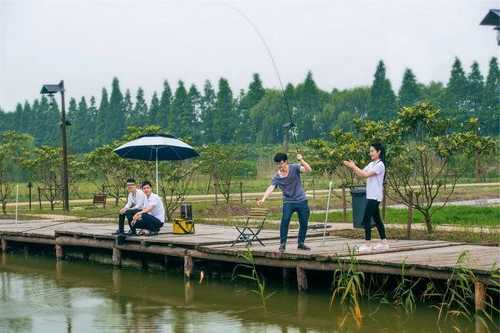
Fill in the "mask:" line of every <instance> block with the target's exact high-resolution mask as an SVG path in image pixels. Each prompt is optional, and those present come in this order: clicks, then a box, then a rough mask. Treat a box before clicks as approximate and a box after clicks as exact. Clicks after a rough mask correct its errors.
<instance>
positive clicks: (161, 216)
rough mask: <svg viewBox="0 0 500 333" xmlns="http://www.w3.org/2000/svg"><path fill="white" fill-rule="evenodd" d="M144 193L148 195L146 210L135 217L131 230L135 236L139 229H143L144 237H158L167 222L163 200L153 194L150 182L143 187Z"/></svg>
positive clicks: (144, 183) (145, 203)
mask: <svg viewBox="0 0 500 333" xmlns="http://www.w3.org/2000/svg"><path fill="white" fill-rule="evenodd" d="M141 187H142V191H143V192H144V194H145V195H146V199H145V201H144V208H143V209H142V210H141V211H139V212H137V213H136V214H135V215H134V218H133V220H132V222H131V223H130V230H131V231H132V233H133V234H135V233H136V230H137V229H142V230H141V232H140V233H139V235H140V236H143V235H156V234H157V233H158V231H160V228H161V227H163V222H164V221H165V208H164V207H163V202H162V201H161V198H160V197H159V196H158V195H157V194H156V193H153V189H152V185H151V183H150V182H149V181H145V182H143V183H142V185H141Z"/></svg>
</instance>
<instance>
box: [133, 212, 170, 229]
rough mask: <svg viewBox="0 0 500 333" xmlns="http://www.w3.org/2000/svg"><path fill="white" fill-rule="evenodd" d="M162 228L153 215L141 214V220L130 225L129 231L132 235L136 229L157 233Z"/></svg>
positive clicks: (161, 223)
mask: <svg viewBox="0 0 500 333" xmlns="http://www.w3.org/2000/svg"><path fill="white" fill-rule="evenodd" d="M162 226H163V222H161V221H160V220H158V219H157V218H156V217H154V216H153V215H150V214H142V218H141V219H140V220H137V221H136V222H135V224H133V225H131V226H130V230H132V232H133V233H135V231H136V230H137V229H146V230H149V231H151V232H158V231H160V228H161V227H162Z"/></svg>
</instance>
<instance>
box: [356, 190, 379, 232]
mask: <svg viewBox="0 0 500 333" xmlns="http://www.w3.org/2000/svg"><path fill="white" fill-rule="evenodd" d="M351 199H352V200H351V203H352V226H353V227H354V228H362V229H364V225H363V217H364V215H365V209H366V203H367V200H366V188H365V187H364V186H358V187H353V188H351ZM371 222H372V223H371V224H372V225H374V224H375V222H374V221H373V218H372V221H371Z"/></svg>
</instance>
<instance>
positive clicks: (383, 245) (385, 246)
mask: <svg viewBox="0 0 500 333" xmlns="http://www.w3.org/2000/svg"><path fill="white" fill-rule="evenodd" d="M373 249H374V250H375V251H385V250H389V244H387V243H386V242H380V243H377V244H375V246H374V247H373Z"/></svg>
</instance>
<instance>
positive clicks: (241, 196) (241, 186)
mask: <svg viewBox="0 0 500 333" xmlns="http://www.w3.org/2000/svg"><path fill="white" fill-rule="evenodd" d="M240 203H241V204H242V205H243V182H240Z"/></svg>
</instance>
